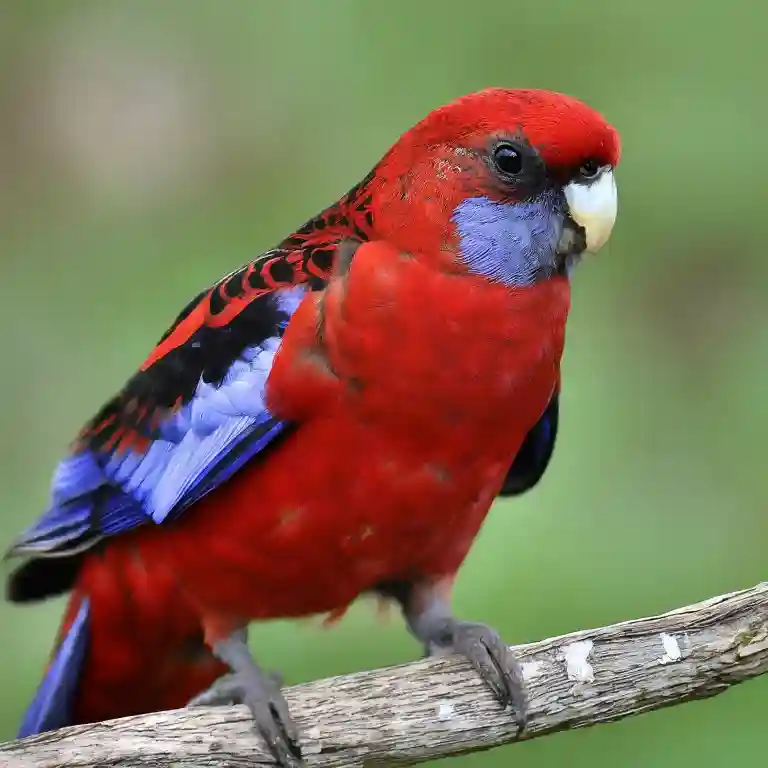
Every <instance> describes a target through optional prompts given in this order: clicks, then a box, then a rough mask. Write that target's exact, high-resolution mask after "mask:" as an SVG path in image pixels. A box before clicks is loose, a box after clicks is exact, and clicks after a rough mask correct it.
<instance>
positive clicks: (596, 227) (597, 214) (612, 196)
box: [565, 166, 618, 253]
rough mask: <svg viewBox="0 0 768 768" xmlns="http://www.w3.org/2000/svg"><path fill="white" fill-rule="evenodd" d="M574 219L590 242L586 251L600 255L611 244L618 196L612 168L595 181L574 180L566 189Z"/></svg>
mask: <svg viewBox="0 0 768 768" xmlns="http://www.w3.org/2000/svg"><path fill="white" fill-rule="evenodd" d="M565 199H566V201H567V202H568V207H569V209H570V213H571V218H572V219H573V220H574V221H575V222H576V223H577V224H578V225H579V226H581V227H583V228H584V232H585V235H586V240H587V247H586V251H587V252H588V253H597V251H599V250H600V249H601V248H602V247H603V246H604V245H605V244H606V242H608V238H609V237H610V236H611V230H612V229H613V225H614V223H615V222H616V213H617V211H618V195H617V192H616V181H615V179H614V178H613V169H612V168H611V167H609V166H606V167H605V168H603V170H602V172H601V173H600V175H599V176H598V177H597V178H595V179H594V180H592V181H581V180H580V181H572V182H571V183H570V184H567V185H566V186H565Z"/></svg>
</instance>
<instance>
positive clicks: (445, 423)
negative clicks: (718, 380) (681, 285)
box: [7, 89, 620, 765]
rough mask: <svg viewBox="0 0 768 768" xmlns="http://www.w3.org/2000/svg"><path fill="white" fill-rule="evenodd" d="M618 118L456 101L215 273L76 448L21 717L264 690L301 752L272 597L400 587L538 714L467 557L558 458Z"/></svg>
mask: <svg viewBox="0 0 768 768" xmlns="http://www.w3.org/2000/svg"><path fill="white" fill-rule="evenodd" d="M619 152H620V149H619V137H618V134H617V132H616V130H615V129H614V128H613V127H612V126H611V125H610V124H608V123H607V122H606V121H605V120H604V119H603V118H602V117H601V116H600V115H599V114H598V113H597V112H595V111H593V110H592V109H591V108H590V107H588V106H586V105H585V104H584V103H582V102H580V101H578V100H576V99H574V98H571V97H568V96H564V95H561V94H558V93H552V92H548V91H537V90H506V89H488V90H484V91H480V92H477V93H472V94H469V95H467V96H464V97H462V98H460V99H458V100H456V101H454V102H452V103H450V104H448V105H446V106H443V107H441V108H439V109H436V110H434V111H433V112H432V113H431V114H429V115H428V116H427V117H426V118H424V119H423V120H422V121H421V122H419V123H418V124H416V125H415V126H414V127H413V128H411V129H410V130H409V131H407V132H406V133H405V134H404V135H403V136H402V137H401V138H400V139H399V140H398V141H397V143H396V144H395V145H394V146H393V147H392V148H391V149H390V150H389V151H388V152H387V153H386V154H385V155H384V157H383V159H382V160H381V161H380V162H379V163H378V164H377V165H376V166H375V168H374V169H373V171H371V173H370V174H369V175H368V176H366V177H365V179H363V181H361V182H360V183H359V184H357V185H356V186H355V187H354V188H353V189H352V190H351V191H350V192H348V193H347V194H346V195H344V196H343V197H342V198H341V199H340V200H339V201H338V202H336V203H334V204H333V205H331V206H330V207H329V208H326V209H325V210H324V211H322V212H321V213H320V214H319V215H317V216H315V217H314V218H312V219H310V220H309V221H308V222H307V223H306V224H304V225H303V226H302V227H301V228H299V229H298V230H296V232H294V233H293V234H291V235H290V236H288V237H287V238H286V239H285V240H283V241H282V242H281V243H280V244H279V245H278V246H277V247H276V248H274V249H272V250H270V251H267V252H266V253H263V254H262V255H260V256H259V257H257V258H256V259H254V260H253V261H251V262H249V263H248V264H246V265H245V266H243V267H241V268H239V269H237V270H235V271H234V272H231V273H230V274H228V275H227V276H225V277H223V278H222V279H221V280H219V281H218V282H217V283H216V284H215V285H213V286H212V287H211V288H209V289H207V290H205V291H203V292H202V293H200V294H199V295H198V296H197V297H195V298H194V299H193V300H192V301H191V302H190V303H189V304H188V305H187V307H186V308H185V309H184V310H183V311H182V312H181V314H180V315H179V316H178V318H177V319H176V321H175V322H174V323H173V325H172V326H171V328H170V329H169V330H168V331H167V332H166V333H165V335H164V336H163V337H162V338H161V339H160V341H159V342H158V343H157V345H156V346H155V348H154V349H153V351H152V352H151V353H150V355H149V357H148V358H147V359H146V361H145V362H144V363H143V365H141V367H140V368H139V370H138V372H137V373H135V374H134V375H133V376H132V377H131V378H130V379H129V380H128V382H127V384H126V385H125V386H124V387H123V389H122V390H121V391H120V392H119V393H118V394H117V395H116V396H115V397H113V398H112V399H111V400H109V402H107V404H106V405H104V406H103V407H102V408H101V410H100V411H99V412H98V413H97V414H96V416H94V417H93V418H92V419H91V421H90V422H89V423H88V424H87V426H86V427H85V428H84V429H83V430H82V431H81V433H80V434H79V436H78V437H77V439H76V440H75V442H74V444H73V445H72V447H71V450H70V452H69V453H68V455H67V456H66V457H65V458H64V459H63V461H62V462H61V463H60V464H59V465H58V468H57V469H56V471H55V473H54V476H53V481H52V492H51V499H50V505H49V507H48V509H47V511H46V512H45V513H44V514H43V515H42V516H41V517H40V518H39V519H38V520H37V522H35V523H34V524H33V525H32V526H31V527H29V528H28V529H27V530H26V531H24V532H23V533H22V534H21V535H20V536H19V537H18V539H17V540H16V541H15V542H14V543H13V545H12V546H11V548H10V550H9V552H8V555H9V556H23V557H25V558H26V560H25V562H23V563H22V564H20V565H19V566H18V567H17V568H16V570H15V571H14V572H13V573H12V574H11V575H10V577H9V580H8V587H7V591H8V597H9V599H10V600H12V601H14V602H17V603H23V602H31V601H37V600H41V599H44V598H47V597H50V596H53V595H59V594H62V593H65V592H71V597H70V599H69V603H68V607H67V609H66V612H65V616H64V619H63V623H62V628H61V631H60V636H59V639H58V642H57V644H56V647H55V650H54V651H53V654H52V657H51V660H50V663H49V665H48V668H47V670H46V672H45V675H44V678H43V681H42V683H41V685H40V688H39V690H38V692H37V694H36V696H35V698H34V700H33V702H32V704H31V705H30V707H29V709H28V710H27V713H26V716H25V718H24V721H23V724H22V726H21V729H20V731H19V736H25V735H29V734H34V733H39V732H42V731H45V730H51V729H55V728H59V727H62V726H65V725H68V724H74V723H83V722H90V721H94V720H102V719H107V718H111V717H118V716H123V715H129V714H137V713H144V712H148V711H154V710H158V709H166V708H174V707H179V706H183V705H185V704H187V703H192V704H197V705H200V704H217V703H223V702H241V703H245V704H246V705H247V706H248V707H249V709H250V711H251V713H252V716H253V718H254V721H255V725H256V727H257V730H258V732H259V733H260V734H261V735H262V736H263V738H264V739H265V740H266V742H267V744H268V746H269V748H270V749H271V751H272V753H273V754H274V756H275V757H276V759H277V760H278V761H279V762H280V763H282V764H284V765H287V764H291V763H292V762H294V761H296V760H299V759H300V754H301V753H300V748H299V736H298V733H297V730H296V727H295V725H294V724H293V723H292V721H291V717H290V713H289V712H288V708H287V706H286V704H285V701H284V699H283V697H282V695H281V693H280V686H279V683H278V682H277V680H276V677H275V676H272V675H271V674H268V673H266V672H264V671H263V670H262V669H261V668H260V667H259V666H258V665H257V663H256V662H255V661H254V659H253V658H252V657H251V654H250V652H249V650H248V646H247V637H246V628H247V625H248V623H249V622H250V621H251V620H259V619H275V618H287V617H300V616H307V615H311V614H319V613H326V612H328V613H331V614H332V615H333V616H340V615H342V614H343V612H344V610H345V609H346V608H347V606H349V605H350V604H351V603H352V602H353V601H354V600H355V599H356V598H357V597H358V596H360V595H364V594H374V595H379V596H381V597H383V598H385V599H387V600H390V601H394V602H396V603H397V604H399V606H400V607H401V609H402V613H403V616H404V619H405V623H406V625H407V627H408V629H409V630H410V632H411V633H412V634H413V635H414V636H415V638H416V639H417V640H418V641H419V642H420V643H421V644H422V645H423V647H424V649H425V651H426V653H428V654H433V653H445V652H453V653H457V654H460V655H463V656H465V657H466V658H468V659H469V660H470V662H471V663H472V665H473V667H474V668H475V669H476V671H477V673H478V674H479V675H480V676H481V677H482V679H483V680H484V681H485V682H486V684H487V685H488V686H489V688H490V689H491V690H492V691H493V693H494V694H495V696H496V697H497V698H498V700H499V701H500V702H501V704H502V705H504V706H508V705H509V706H511V707H512V709H513V710H514V714H515V716H516V717H517V719H518V722H520V723H523V722H524V716H525V701H526V699H525V694H524V690H523V688H524V686H523V683H522V677H521V675H520V671H519V664H518V662H517V661H516V660H515V658H514V656H513V654H512V652H511V651H510V650H509V649H508V648H507V646H506V645H505V644H504V643H503V642H502V641H501V640H500V639H499V637H498V635H497V633H496V632H495V631H494V630H492V629H491V628H489V627H487V626H485V625H484V624H479V623H474V622H469V621H463V620H460V619H458V618H456V617H455V616H454V615H453V613H452V611H451V608H450V593H451V585H452V582H453V580H454V577H455V575H456V573H457V571H458V569H459V567H460V565H461V564H462V561H463V560H464V559H465V557H466V555H467V552H468V551H469V549H470V546H471V544H472V541H473V539H474V538H475V536H476V534H477V533H478V530H479V529H480V526H481V525H482V523H483V520H484V519H485V517H486V514H487V513H488V510H489V508H490V506H491V504H492V503H493V501H494V499H495V498H496V497H497V496H498V495H499V494H505V495H514V494H519V493H522V492H524V491H526V490H528V489H529V488H531V487H532V486H533V485H535V484H536V483H537V482H538V481H539V479H540V478H541V476H542V474H543V473H544V471H545V469H546V467H547V465H548V463H549V461H550V457H551V454H552V449H553V445H554V441H555V437H556V433H557V418H558V395H559V392H560V360H561V355H562V352H563V343H564V334H565V327H566V318H567V315H568V311H569V305H570V289H569V279H570V276H571V272H572V269H573V267H574V265H576V263H577V262H578V261H579V260H580V258H581V257H582V255H583V254H584V253H585V252H595V251H597V250H598V249H599V248H600V247H601V246H602V245H603V244H604V243H605V242H606V240H607V239H608V237H609V235H610V232H611V229H612V227H613V224H614V221H615V218H616V211H617V197H616V185H615V181H614V174H613V171H614V168H615V166H616V165H617V163H618V160H619Z"/></svg>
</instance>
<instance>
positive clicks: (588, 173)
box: [579, 160, 600, 179]
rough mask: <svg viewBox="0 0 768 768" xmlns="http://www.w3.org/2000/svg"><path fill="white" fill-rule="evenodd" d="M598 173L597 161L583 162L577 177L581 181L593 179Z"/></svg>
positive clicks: (598, 165)
mask: <svg viewBox="0 0 768 768" xmlns="http://www.w3.org/2000/svg"><path fill="white" fill-rule="evenodd" d="M598 173H600V164H599V163H598V162H597V160H585V161H584V162H583V163H582V164H581V165H580V166H579V176H581V177H582V178H583V179H594V178H595V176H597V174H598Z"/></svg>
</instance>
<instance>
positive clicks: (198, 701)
mask: <svg viewBox="0 0 768 768" xmlns="http://www.w3.org/2000/svg"><path fill="white" fill-rule="evenodd" d="M214 652H215V653H216V654H217V656H219V658H221V659H222V661H225V662H226V663H228V664H229V665H230V667H232V668H233V670H234V671H233V672H231V673H229V674H226V675H222V676H221V677H220V678H219V679H218V680H216V682H214V683H213V685H211V687H210V688H208V689H207V690H205V691H203V692H202V693H200V694H198V695H197V696H195V697H194V698H193V699H191V700H190V701H189V702H188V704H187V706H189V707H200V706H217V705H222V704H245V706H246V707H248V709H249V710H250V712H251V716H252V717H253V722H254V725H255V727H256V730H257V731H258V732H259V735H260V736H261V737H262V738H263V739H264V741H265V743H266V745H267V747H268V749H269V751H270V752H271V753H272V756H273V757H274V758H275V760H276V761H277V764H278V765H279V766H281V768H296V766H297V765H299V766H301V765H303V762H302V757H301V748H300V747H299V731H298V728H297V727H296V725H295V723H294V722H293V719H292V718H291V713H290V712H289V711H288V704H287V703H286V701H285V699H284V698H283V695H282V693H280V686H281V685H282V678H281V676H280V675H279V674H277V673H266V672H264V671H262V670H261V668H260V667H259V666H258V665H257V664H256V663H255V662H254V661H253V659H251V657H250V653H249V652H248V649H247V646H245V644H244V643H242V642H241V641H239V640H236V639H235V638H232V639H230V640H225V641H224V642H223V643H220V644H219V645H218V646H217V647H216V648H214Z"/></svg>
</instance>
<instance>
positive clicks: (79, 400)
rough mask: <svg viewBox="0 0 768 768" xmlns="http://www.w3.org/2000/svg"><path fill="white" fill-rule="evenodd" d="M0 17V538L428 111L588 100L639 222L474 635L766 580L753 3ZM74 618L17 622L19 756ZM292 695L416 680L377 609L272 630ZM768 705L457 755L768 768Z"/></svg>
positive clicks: (42, 10) (761, 698) (636, 722)
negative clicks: (239, 279) (619, 146)
mask: <svg viewBox="0 0 768 768" xmlns="http://www.w3.org/2000/svg"><path fill="white" fill-rule="evenodd" d="M706 6H707V4H705V3H700V2H698V1H697V0H678V1H677V2H669V0H646V2H644V3H631V4H630V3H627V4H622V3H620V2H611V1H610V0H581V2H579V3H573V2H565V1H558V2H537V3H523V2H513V1H511V0H500V1H499V2H491V1H487V0H471V2H463V3H457V2H448V1H447V0H442V2H437V1H435V2H426V1H424V0H421V1H415V0H410V1H409V2H401V1H399V0H398V1H395V0H389V2H387V3H373V2H370V3H369V2H363V1H362V0H361V1H358V2H352V1H350V2H344V1H343V0H315V2H310V1H309V0H306V1H304V2H299V1H298V0H291V1H283V2H278V0H274V1H273V2H267V1H266V0H261V1H257V0H252V1H251V2H245V1H241V2H233V1H230V2H223V1H220V2H214V0H209V1H208V2H203V1H198V0H162V2H158V1H157V0H156V1H155V2H150V1H149V0H146V1H144V0H132V1H131V2H126V1H125V0H123V2H111V1H109V0H94V1H93V2H84V1H83V2H80V1H71V0H49V1H47V2H44V1H41V0H16V1H15V2H11V1H10V0H2V2H0V292H1V294H0V295H1V300H0V348H1V349H2V355H3V361H4V362H3V363H2V370H3V375H2V377H0V398H1V401H2V431H1V434H0V441H1V443H0V450H1V451H2V456H3V460H2V465H1V469H0V471H1V472H2V483H1V485H0V497H1V498H0V502H1V509H2V512H1V513H0V539H1V540H2V541H8V540H9V539H10V538H11V537H12V536H13V535H14V534H15V533H16V532H17V531H18V530H19V529H20V528H21V527H22V526H24V525H26V524H27V523H28V522H30V521H31V520H32V518H33V517H34V516H35V515H36V514H37V513H38V512H39V511H40V510H41V509H42V508H43V506H44V504H45V503H46V498H47V493H48V481H49V476H50V473H51V470H52V469H53V466H54V463H55V462H56V460H57V459H58V457H59V456H60V455H61V453H62V452H63V451H64V450H65V448H66V445H67V442H68V440H69V439H70V438H71V437H72V435H73V433H74V432H75V431H76V430H77V429H78V427H79V426H80V425H81V423H82V422H83V421H84V420H85V419H86V418H87V417H88V416H89V415H90V414H91V413H92V412H93V411H94V409H95V408H96V407H97V406H98V405H100V404H101V402H102V400H104V399H105V398H106V397H107V396H108V395H109V394H111V393H112V392H113V391H114V390H115V388H116V387H118V386H119V385H120V384H121V383H122V382H123V380H124V379H125V378H126V376H127V375H128V374H129V373H130V372H131V371H132V368H133V367H134V366H135V365H137V364H138V363H139V362H140V361H141V360H142V359H143V357H144V356H145V354H146V353H147V351H148V350H149V348H150V346H151V345H152V344H153V343H154V341H155V340H156V339H157V338H158V336H159V334H160V333H161V332H162V331H163V330H164V329H165V328H166V326H167V324H168V323H169V322H170V320H171V319H172V318H173V317H174V316H175V314H176V312H177V310H179V309H180V308H181V306H183V304H185V303H186V301H187V299H188V298H189V297H190V296H191V295H192V294H193V293H194V292H196V291H197V290H199V289H200V288H201V287H204V286H205V285H207V284H208V283H210V282H211V281H212V280H214V279H215V278H217V277H218V276H220V275H221V274H223V273H224V272H226V271H229V270H230V269H231V268H233V267H235V266H236V265H239V264H240V263H241V262H243V261H245V260H247V259H248V258H249V257H251V256H252V255H254V254H255V253H258V252H259V251H261V250H262V249H264V248H266V247H268V246H271V245H272V244H274V243H275V242H277V241H278V240H280V239H281V237H282V236H283V235H285V234H286V233H288V232H289V231H291V230H292V229H293V228H294V227H295V226H296V225H298V224H301V223H302V222H304V221H305V220H306V219H307V218H308V217H309V216H310V215H311V214H313V213H315V212H316V211H318V210H319V209H320V208H321V207H323V206H324V205H326V204H327V203H329V202H330V201H332V200H334V199H335V198H336V197H337V196H339V195H340V194H341V193H343V192H345V191H346V190H347V189H348V188H349V187H350V186H351V185H352V184H353V183H354V182H355V181H357V180H358V179H359V178H361V177H362V176H363V175H364V174H365V173H366V172H367V171H368V170H369V168H370V167H371V166H372V165H373V164H374V163H375V162H376V161H377V160H378V158H379V156H380V155H381V154H382V153H383V152H384V151H385V150H386V149H387V147H388V146H389V145H390V143H392V142H393V141H394V140H395V139H396V137H397V136H398V135H399V134H400V133H401V132H402V131H403V130H405V129H407V128H408V127H409V126H410V125H411V124H412V123H414V122H415V121H416V120H418V119H420V118H421V117H422V116H423V115H424V114H425V113H426V112H428V111H429V110H430V109H432V108H433V107H435V106H437V105H439V104H441V103H443V102H445V101H447V100H450V99H451V98H453V97H455V96H458V95H459V94H462V93H465V92H467V91H471V90H475V89H478V88H482V87H485V86H489V85H505V86H533V87H544V88H551V89H556V90H562V91H566V92H569V93H571V94H574V95H576V96H578V97H580V98H582V99H584V100H586V101H587V102H589V103H590V104H592V105H593V106H595V107H596V108H598V109H599V110H600V111H602V112H603V113H604V114H605V115H606V116H607V117H608V118H609V119H610V120H611V121H612V122H614V123H615V125H616V126H617V127H618V128H619V130H620V131H621V133H622V135H623V143H624V158H623V163H622V166H621V168H620V171H619V174H618V179H619V189H620V216H619V222H618V224H617V227H616V230H615V235H614V238H613V240H612V242H611V245H610V247H609V249H608V251H607V252H606V253H604V254H603V255H602V256H601V257H599V258H598V259H596V260H593V261H592V262H591V263H588V264H585V265H584V266H583V267H582V268H581V269H580V270H579V271H578V273H577V276H576V279H575V282H574V308H573V314H572V319H571V323H570V331H569V343H568V349H567V352H566V356H565V360H564V369H565V370H564V376H565V389H564V393H563V398H562V427H561V436H560V441H559V445H558V450H557V451H556V454H555V458H554V461H553V463H552V465H551V469H550V470H549V472H548V474H547V475H546V479H545V481H544V482H543V483H542V484H541V486H540V487H539V488H538V489H537V491H536V492H535V493H533V494H530V495H529V496H528V497H525V498H523V499H521V500H518V501H514V502H505V503H499V504H497V505H496V507H495V508H494V510H493V511H492V514H491V516H490V519H489V520H488V522H487V524H486V526H485V528H484V530H483V532H482V535H481V536H480V538H479V540H478V541H477V543H476V546H475V548H474V550H473V552H472V554H471V556H470V557H469V559H468V561H467V563H466V565H465V567H464V569H463V571H462V572H461V575H460V578H459V581H458V584H457V593H456V610H457V612H458V613H460V614H461V615H463V616H466V617H471V618H476V619H479V620H483V621H487V622H489V623H491V624H493V625H495V626H496V627H497V628H498V629H499V630H501V631H502V633H503V634H504V636H505V637H506V638H507V639H509V640H510V641H513V642H519V641H530V640H535V639H538V638H542V637H545V636H548V635H553V634H558V633H562V632H568V631H570V630H574V629H577V628H583V627H589V626H594V625H599V624H605V623H610V622H615V621H619V620H622V619H628V618H632V617H637V616H642V615H646V614H651V613H656V612H661V611H664V610H667V609H670V608H673V607H676V606H678V605H682V604H685V603H689V602H692V601H696V600H699V599H703V598H706V597H708V596H710V595H714V594H717V593H722V592H726V591H730V590H733V589H737V588H741V587H745V586H750V585H752V584H753V583H755V582H758V581H760V580H761V579H763V578H765V577H766V571H765V544H766V539H767V537H768V515H766V514H765V510H764V506H765V502H764V498H765V488H764V483H765V479H764V477H765V470H764V454H763V443H762V442H761V438H762V437H763V436H762V434H761V433H762V429H764V428H765V425H766V420H767V417H768V414H767V413H766V404H765V403H766V401H765V399H764V395H763V394H761V393H763V391H764V389H765V383H764V380H763V376H765V375H766V373H768V324H767V323H766V319H768V318H767V317H766V304H765V290H764V286H765V285H766V277H768V270H767V269H766V266H765V260H764V238H763V231H762V230H763V226H764V224H765V219H766V212H765V210H764V205H765V201H766V200H768V194H767V193H768V189H767V188H766V178H767V177H768V154H767V153H766V150H765V130H766V129H765V126H766V118H767V117H768V106H767V105H768V100H766V98H765V72H766V71H768V57H766V54H765V49H766V46H765V37H764V30H765V25H766V23H767V22H768V11H766V10H763V9H762V8H760V6H759V4H757V3H754V2H750V0H738V1H737V2H733V3H731V4H730V5H729V4H712V5H711V6H710V7H706ZM61 608H62V602H61V601H54V602H51V603H50V604H46V605H44V606H39V607H34V608H28V609H17V608H11V607H8V606H7V605H2V606H1V607H0V625H1V626H2V637H3V642H4V651H3V654H2V662H1V663H2V685H1V688H0V689H1V690H2V695H0V738H11V737H12V735H13V733H14V729H15V727H16V724H17V722H18V720H19V718H20V715H21V713H22V710H23V708H24V707H25V706H26V704H27V701H28V700H29V698H30V696H31V695H32V692H33V689H34V687H35V686H36V684H37V682H38V679H39V676H40V673H41V669H42V667H43V665H44V663H45V661H46V657H47V654H48V651H49V648H50V645H51V643H52V640H53V636H54V632H55V630H56V626H57V623H58V618H59V613H60V611H61ZM253 638H254V639H253V644H254V646H256V647H258V650H259V658H260V659H262V660H263V661H264V663H265V664H266V665H268V666H271V667H277V668H281V669H282V670H284V671H285V673H286V676H287V678H288V680H289V681H290V682H297V681H300V680H306V679H311V678H316V677H321V676H325V675H329V674H334V673H342V672H346V671H352V670H355V669H358V668H362V667H374V666H383V665H389V664H393V663H399V662H403V661H406V660H408V659H410V658H413V657H415V656H416V655H417V648H416V647H415V645H414V643H413V642H412V641H411V640H410V639H409V638H408V637H407V636H406V634H405V632H404V630H403V628H402V626H401V624H400V622H399V621H397V620H394V621H390V622H389V623H387V624H386V625H384V626H381V625H379V624H378V623H377V621H376V618H375V615H374V611H372V610H371V609H370V607H369V606H366V605H362V606H358V607H356V608H355V609H354V610H353V611H352V612H351V614H350V615H349V616H348V618H346V619H345V620H344V621H343V622H342V623H341V625H339V626H338V627H337V628H335V629H333V630H330V631H320V630H318V629H316V628H315V627H313V626H308V625H306V624H284V623H278V624H274V625H268V626H262V627H258V628H257V629H256V631H255V632H254V636H253ZM766 696H768V680H759V681H756V682H753V683H748V684H746V685H743V686H741V687H738V688H736V689H734V690H732V691H730V692H728V693H726V694H725V695H723V696H721V697H719V698H717V699H715V700H711V701H706V702H699V703H693V704H688V705H685V706H683V707H679V708H675V709H670V710H665V711H663V712H659V713H654V714H649V715H646V716H642V717H638V718H634V719H631V720H628V721H624V722H621V723H617V724H614V725H606V726H601V727H599V728H595V729H589V730H581V731H574V732H570V733H565V734H560V735H557V736H554V737H550V738H546V739H541V740H538V741H535V742H531V743H527V744H522V745H519V746H516V747H514V751H511V750H512V748H507V749H499V750H496V751H493V752H490V753H484V754H480V755H473V756H469V757H464V758H461V761H462V762H463V764H464V765H465V766H469V765H476V766H481V765H483V766H487V767H488V768H492V766H494V765H498V766H500V765H503V764H504V762H505V761H508V760H514V761H516V763H517V764H520V765H526V766H530V767H531V768H545V767H546V766H555V765H560V764H562V763H564V762H565V763H567V764H568V765H570V766H572V767H573V768H576V767H577V766H590V767H591V768H598V767H599V766H616V765H621V766H627V767H629V766H658V767H659V768H664V767H665V766H670V768H671V767H672V766H675V768H680V766H689V765H690V766H706V767H707V768H709V767H712V766H727V765H730V764H731V763H732V762H734V761H736V760H739V761H751V764H761V763H762V760H764V759H765V758H764V755H765V754H766V749H767V748H768V737H767V736H766V732H765V706H766Z"/></svg>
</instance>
